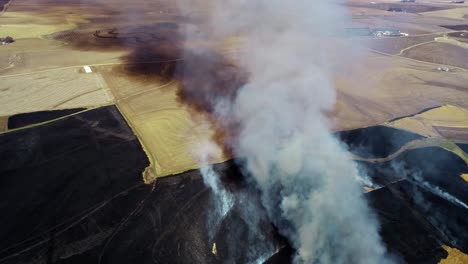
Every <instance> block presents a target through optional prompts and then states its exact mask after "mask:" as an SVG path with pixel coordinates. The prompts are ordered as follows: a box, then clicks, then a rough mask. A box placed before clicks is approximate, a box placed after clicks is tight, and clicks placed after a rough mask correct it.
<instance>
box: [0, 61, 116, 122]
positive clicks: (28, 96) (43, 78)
mask: <svg viewBox="0 0 468 264" xmlns="http://www.w3.org/2000/svg"><path fill="white" fill-rule="evenodd" d="M79 69H80V68H67V69H60V70H55V71H46V72H38V73H32V74H24V75H16V76H8V77H5V76H2V77H0V80H1V83H2V86H1V87H2V88H1V89H0V105H1V106H2V107H1V109H0V115H13V114H18V113H28V112H34V111H43V110H56V109H68V108H79V107H87V106H96V105H103V104H107V103H109V102H111V101H112V100H113V97H112V95H111V93H110V92H109V91H108V90H107V87H106V86H105V82H104V81H103V80H102V77H101V76H100V75H99V73H91V74H84V73H80V72H79ZM31 84H34V85H31Z"/></svg>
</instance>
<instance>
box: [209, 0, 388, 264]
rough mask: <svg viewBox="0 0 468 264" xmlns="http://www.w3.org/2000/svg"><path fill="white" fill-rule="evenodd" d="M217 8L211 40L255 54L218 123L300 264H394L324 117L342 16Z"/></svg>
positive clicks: (309, 4) (301, 5)
mask: <svg viewBox="0 0 468 264" xmlns="http://www.w3.org/2000/svg"><path fill="white" fill-rule="evenodd" d="M210 5H211V7H210V8H212V10H211V17H210V19H211V23H210V27H211V30H212V34H214V35H216V36H217V37H220V38H222V37H229V36H232V35H240V36H241V37H242V38H243V39H244V40H245V42H246V43H245V45H246V48H247V50H248V52H247V53H245V54H244V55H241V56H240V58H238V59H239V63H240V65H241V66H242V67H243V68H245V69H246V70H247V71H248V72H249V74H250V78H249V81H248V83H247V84H246V85H244V86H243V87H242V88H241V89H240V90H239V91H238V93H237V96H236V97H235V99H234V100H233V101H228V102H226V101H223V100H220V101H219V102H217V103H215V105H214V108H215V109H218V111H216V112H215V115H217V116H218V120H219V121H220V122H221V123H222V122H223V120H234V122H235V123H236V124H238V125H239V133H238V135H237V137H236V138H235V139H234V140H233V142H232V146H231V148H232V149H233V151H234V154H235V156H236V157H237V158H238V159H239V160H242V166H244V168H245V169H246V171H247V173H248V174H249V175H250V176H251V177H252V178H253V179H254V181H255V183H256V184H257V185H258V188H259V189H260V190H261V191H262V203H263V205H264V206H265V208H266V209H267V211H268V214H269V217H270V219H271V220H272V221H273V222H274V223H275V225H276V226H277V227H278V228H279V230H280V232H281V233H282V234H283V235H285V236H286V237H287V238H288V239H289V240H290V242H291V243H292V245H293V247H294V248H295V249H296V250H297V253H298V254H297V256H296V257H295V262H296V263H321V264H329V263H330V264H332V263H333V264H339V263H364V264H365V263H369V264H370V263H372V264H373V263H387V262H389V260H388V259H386V258H385V248H384V247H383V246H382V243H381V240H380V238H379V235H378V223H377V222H376V219H375V217H374V215H373V214H372V212H371V211H370V209H369V208H368V205H367V204H366V201H365V200H364V198H363V196H362V193H363V190H362V186H361V185H360V183H359V182H358V181H356V179H359V178H361V177H360V176H359V173H358V170H357V168H356V165H355V164H354V163H353V161H352V160H351V158H350V157H349V155H348V154H347V153H346V152H345V151H344V150H343V149H342V147H341V146H340V144H339V143H338V142H337V141H336V139H335V138H334V137H333V136H332V135H331V134H330V131H329V129H328V124H327V122H326V120H325V118H324V114H323V113H324V112H325V111H329V110H331V109H332V108H333V107H334V104H335V97H336V95H335V90H334V87H333V85H332V84H331V81H330V70H331V68H332V65H331V63H330V62H329V61H328V59H329V57H330V56H329V55H330V53H329V52H330V50H332V51H333V49H330V48H329V42H328V40H330V39H331V35H332V34H333V32H337V31H339V29H340V28H341V26H342V23H343V22H344V17H345V14H344V12H343V10H341V7H339V6H338V5H337V4H335V3H331V2H330V1H310V0H303V1H300V0H294V1H280V0H268V1H267V0H257V1H239V0H226V1H213V2H212V3H210ZM344 59H346V58H343V60H344ZM220 105H221V106H222V107H219V106H220Z"/></svg>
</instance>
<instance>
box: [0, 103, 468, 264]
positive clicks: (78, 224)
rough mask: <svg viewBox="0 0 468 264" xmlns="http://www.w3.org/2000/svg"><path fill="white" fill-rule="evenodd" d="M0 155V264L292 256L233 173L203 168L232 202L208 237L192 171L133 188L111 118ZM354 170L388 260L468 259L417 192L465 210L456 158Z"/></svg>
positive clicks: (466, 242) (375, 136) (140, 165)
mask: <svg viewBox="0 0 468 264" xmlns="http://www.w3.org/2000/svg"><path fill="white" fill-rule="evenodd" d="M336 136H337V137H338V138H341V139H342V140H343V141H344V143H345V144H347V145H348V146H349V148H350V151H351V152H355V153H358V154H360V155H364V156H367V157H375V156H382V155H388V154H391V153H393V152H394V151H396V150H397V149H398V148H399V147H401V145H404V144H405V143H406V142H408V141H410V140H413V139H417V138H419V136H417V135H414V134H410V133H407V132H404V131H400V130H396V129H393V128H388V127H380V126H379V127H370V128H365V129H362V130H355V131H348V132H341V133H338V134H336ZM0 146H1V147H0V157H1V159H0V160H1V166H0V181H1V183H0V189H1V190H0V201H1V202H0V210H1V214H0V221H1V223H2V225H1V227H0V236H1V237H2V240H0V248H1V250H0V263H70V264H74V263H226V262H229V261H231V262H232V263H249V262H253V261H255V260H258V258H257V259H253V257H252V256H253V255H256V254H254V253H255V252H254V251H255V250H262V251H263V252H264V254H263V255H262V258H261V261H260V262H263V263H291V261H292V256H293V255H294V251H293V249H292V248H291V246H290V245H289V244H288V242H287V240H286V239H285V238H283V237H282V236H281V235H280V234H278V232H277V231H276V228H275V226H274V225H273V224H271V223H270V222H269V221H268V218H267V216H266V212H265V210H264V209H263V208H262V206H261V203H260V201H259V199H260V198H259V193H258V191H257V189H256V187H255V185H253V184H251V183H250V182H249V179H248V177H247V176H243V175H242V172H241V170H240V169H239V168H238V167H237V165H236V162H235V161H228V162H225V163H222V164H218V165H216V166H215V167H214V169H215V170H216V171H217V172H218V173H219V175H221V178H222V181H223V184H224V185H225V187H226V189H227V190H228V191H229V192H232V193H234V194H235V195H236V201H235V204H234V205H233V208H232V209H231V211H230V212H229V213H228V214H227V216H226V217H225V218H224V220H223V221H222V222H221V223H219V226H218V228H216V229H215V231H210V230H213V229H210V228H209V226H208V225H209V224H208V223H209V219H210V218H209V214H210V212H211V211H212V210H213V206H214V204H213V203H214V200H213V198H214V195H213V193H212V191H211V189H210V188H208V187H206V186H205V184H204V183H203V180H202V177H201V175H200V172H199V171H198V170H194V171H189V172H185V173H182V174H179V175H175V176H170V177H165V178H161V179H158V180H157V181H156V182H155V183H153V184H152V185H146V184H144V183H143V181H142V175H141V174H142V171H143V170H144V168H145V167H146V166H148V164H149V162H148V160H147V158H146V156H145V153H144V152H143V150H142V147H141V145H140V143H139V142H138V140H137V139H136V137H135V136H134V135H133V133H132V131H131V129H130V128H129V127H128V125H127V124H126V122H125V120H124V119H123V118H122V116H121V115H120V113H119V112H118V111H117V109H116V108H115V107H113V106H108V107H102V108H98V109H94V110H89V111H86V112H83V113H78V114H76V115H73V116H70V117H66V118H64V119H61V120H58V121H55V122H53V123H49V124H44V125H41V126H37V127H31V128H27V129H21V130H18V131H13V132H10V133H6V134H2V135H0ZM461 147H462V148H463V149H465V151H466V146H461ZM366 151H367V155H365V152H366ZM359 165H360V167H361V169H362V170H363V171H366V172H367V173H368V174H369V176H370V177H371V178H372V180H373V181H374V182H375V183H377V184H378V185H380V186H381V187H382V188H379V189H376V190H375V191H373V192H370V193H367V194H365V197H366V199H367V200H368V202H369V204H370V205H371V207H372V208H373V209H374V211H375V213H376V214H377V216H378V219H379V221H380V223H381V227H380V234H381V236H382V239H383V241H384V243H385V245H386V246H387V248H388V250H389V252H390V253H391V254H392V255H393V256H394V257H395V258H397V259H401V260H404V261H406V262H408V263H438V261H439V260H440V259H442V258H445V257H446V256H447V252H446V251H445V250H444V249H443V248H442V245H449V246H451V247H456V248H458V249H460V250H461V251H463V252H465V253H467V252H468V234H467V231H466V226H468V218H467V217H466V216H467V213H466V210H467V209H466V208H463V207H462V206H461V205H460V204H456V203H453V202H451V201H449V200H447V199H445V198H443V197H441V196H440V195H437V194H436V193H434V192H433V190H432V191H431V189H428V188H427V186H426V185H424V184H423V182H427V183H428V184H430V186H435V187H437V188H439V189H440V190H443V191H444V192H446V193H448V194H450V195H452V196H453V197H456V198H457V199H459V200H460V201H462V202H463V203H468V195H467V194H468V189H467V188H468V187H467V185H466V183H465V182H463V181H462V180H461V179H460V177H459V175H460V173H466V172H468V170H467V166H466V164H464V162H463V160H461V159H460V158H459V157H458V156H456V155H454V154H452V153H450V152H448V151H446V150H443V149H441V148H435V147H432V148H421V149H414V150H407V151H405V152H403V153H402V154H401V155H399V156H397V157H396V158H395V159H394V160H392V161H388V162H382V163H370V162H365V161H361V162H360V163H359ZM415 175H416V176H415ZM247 206H248V207H249V208H250V209H249V210H251V211H252V212H255V214H252V215H257V216H259V217H258V219H257V221H256V223H257V225H258V226H260V227H261V228H260V229H259V230H262V231H261V234H255V235H256V236H255V238H254V240H253V241H254V242H255V243H254V244H257V245H265V247H264V248H261V249H258V248H257V247H255V246H254V245H251V244H248V243H247V241H252V237H251V236H252V234H251V233H250V230H251V229H250V228H249V226H248V224H247V222H248V221H247V219H249V218H250V217H252V215H246V214H245V212H246V210H245V209H244V210H240V209H239V208H241V207H243V208H245V207H247ZM317 213H320V212H317ZM214 244H215V245H216V246H214ZM214 248H215V249H216V250H214ZM257 255H258V254H257Z"/></svg>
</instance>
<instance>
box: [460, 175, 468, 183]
mask: <svg viewBox="0 0 468 264" xmlns="http://www.w3.org/2000/svg"><path fill="white" fill-rule="evenodd" d="M461 177H462V179H463V180H465V181H466V182H468V174H467V173H465V174H462V175H461Z"/></svg>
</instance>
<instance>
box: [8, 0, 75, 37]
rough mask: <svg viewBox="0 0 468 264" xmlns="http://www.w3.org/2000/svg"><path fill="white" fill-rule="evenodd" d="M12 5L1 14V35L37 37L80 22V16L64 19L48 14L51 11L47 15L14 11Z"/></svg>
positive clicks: (65, 28) (66, 28)
mask: <svg viewBox="0 0 468 264" xmlns="http://www.w3.org/2000/svg"><path fill="white" fill-rule="evenodd" d="M14 6H15V5H14V4H13V5H10V8H9V10H8V12H5V13H3V14H2V24H1V25H0V32H1V34H2V35H5V36H12V37H13V38H15V39H25V38H39V37H41V36H44V35H47V34H50V33H53V32H57V31H63V30H68V29H72V28H74V27H76V24H77V23H79V22H82V20H81V19H80V17H76V16H73V15H69V16H68V17H67V18H68V19H64V18H63V17H60V16H59V15H56V16H50V14H52V12H51V13H49V16H47V17H44V16H33V15H32V14H28V13H24V12H14V10H13V9H14V8H13V7H14ZM50 11H52V10H50ZM25 21H27V22H26V23H25Z"/></svg>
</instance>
